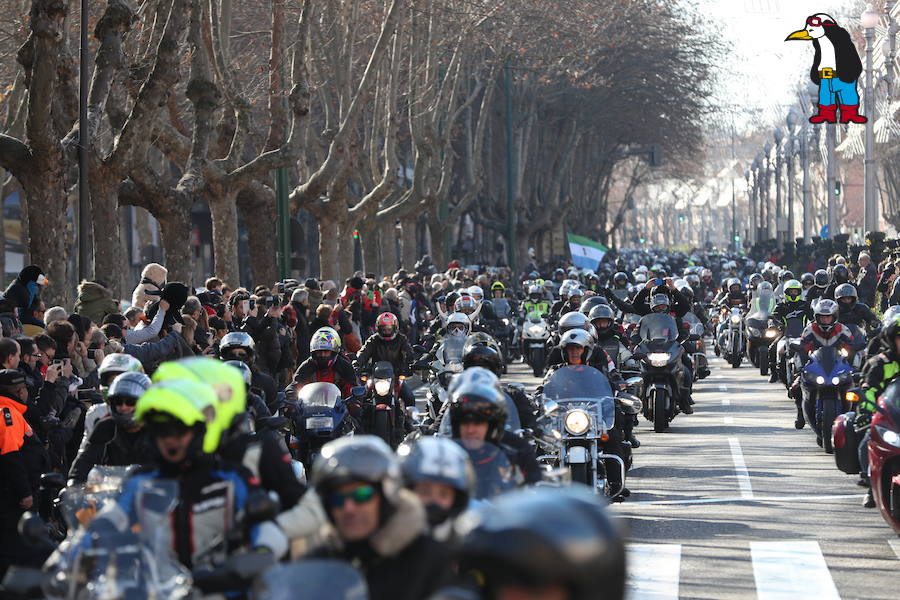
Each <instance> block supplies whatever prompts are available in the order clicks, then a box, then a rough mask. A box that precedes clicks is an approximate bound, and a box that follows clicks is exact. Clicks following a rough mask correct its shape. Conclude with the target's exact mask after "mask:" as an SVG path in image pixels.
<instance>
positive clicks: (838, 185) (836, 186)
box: [834, 181, 841, 196]
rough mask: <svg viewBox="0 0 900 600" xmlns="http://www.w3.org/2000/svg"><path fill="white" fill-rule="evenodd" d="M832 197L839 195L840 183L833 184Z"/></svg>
mask: <svg viewBox="0 0 900 600" xmlns="http://www.w3.org/2000/svg"><path fill="white" fill-rule="evenodd" d="M834 195H835V196H840V195H841V182H840V181H835V182H834Z"/></svg>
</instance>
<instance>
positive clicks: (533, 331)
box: [522, 312, 550, 377]
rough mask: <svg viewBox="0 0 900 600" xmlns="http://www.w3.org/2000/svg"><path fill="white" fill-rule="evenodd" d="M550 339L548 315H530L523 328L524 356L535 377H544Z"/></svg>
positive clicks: (534, 313) (533, 313) (526, 318)
mask: <svg viewBox="0 0 900 600" xmlns="http://www.w3.org/2000/svg"><path fill="white" fill-rule="evenodd" d="M549 339H550V327H549V326H548V325H547V321H546V315H540V314H538V313H536V312H531V313H528V315H527V316H526V317H525V323H524V324H523V326H522V354H523V356H524V357H525V362H527V363H528V366H529V367H531V371H532V373H533V374H534V376H535V377H542V376H543V375H544V368H545V367H546V364H547V340H549Z"/></svg>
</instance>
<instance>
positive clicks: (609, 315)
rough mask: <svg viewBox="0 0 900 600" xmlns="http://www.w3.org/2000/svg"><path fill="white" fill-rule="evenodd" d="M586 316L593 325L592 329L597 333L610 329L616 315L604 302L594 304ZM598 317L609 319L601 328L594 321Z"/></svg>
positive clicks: (598, 318)
mask: <svg viewBox="0 0 900 600" xmlns="http://www.w3.org/2000/svg"><path fill="white" fill-rule="evenodd" d="M588 318H589V319H590V320H591V325H593V326H594V329H596V330H597V334H598V335H600V334H603V333H605V332H607V331H609V330H610V329H612V326H613V323H615V319H616V315H615V313H613V310H612V308H610V307H609V306H608V305H606V304H601V305H600V306H595V307H594V308H592V309H591V314H590V315H588ZM600 319H609V325H607V326H606V327H604V328H603V329H601V328H600V327H598V326H597V323H596V321H598V320H600Z"/></svg>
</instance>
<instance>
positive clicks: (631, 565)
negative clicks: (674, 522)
mask: <svg viewBox="0 0 900 600" xmlns="http://www.w3.org/2000/svg"><path fill="white" fill-rule="evenodd" d="M680 576H681V544H629V545H628V584H627V589H626V593H625V597H626V598H627V600H678V580H679V578H680Z"/></svg>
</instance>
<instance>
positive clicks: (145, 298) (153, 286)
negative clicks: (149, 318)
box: [131, 263, 169, 309]
mask: <svg viewBox="0 0 900 600" xmlns="http://www.w3.org/2000/svg"><path fill="white" fill-rule="evenodd" d="M168 274H169V271H168V270H167V269H166V268H165V267H164V266H162V265H160V264H158V263H150V264H148V265H147V266H146V267H144V270H143V271H141V282H140V283H139V284H137V287H135V288H134V292H133V293H132V294H131V304H133V305H134V306H136V307H138V308H141V309H142V308H144V305H146V304H147V302H149V301H150V300H157V299H159V292H161V291H162V288H163V286H164V285H165V283H166V277H167V276H168Z"/></svg>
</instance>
